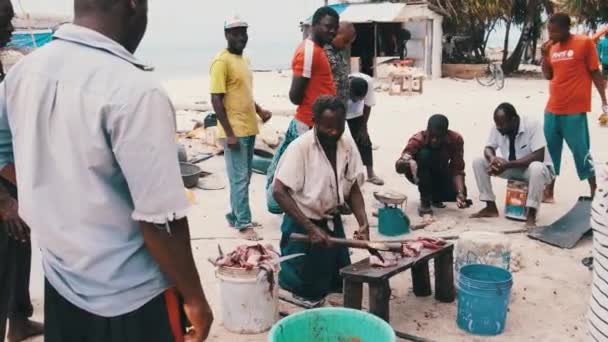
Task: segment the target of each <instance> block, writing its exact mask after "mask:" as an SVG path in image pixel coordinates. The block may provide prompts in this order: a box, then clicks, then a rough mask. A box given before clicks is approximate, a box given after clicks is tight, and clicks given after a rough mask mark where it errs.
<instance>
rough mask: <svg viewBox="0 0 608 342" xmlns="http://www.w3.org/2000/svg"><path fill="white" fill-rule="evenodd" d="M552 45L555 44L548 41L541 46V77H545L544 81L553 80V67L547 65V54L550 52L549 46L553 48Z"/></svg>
mask: <svg viewBox="0 0 608 342" xmlns="http://www.w3.org/2000/svg"><path fill="white" fill-rule="evenodd" d="M553 44H555V43H554V42H553V41H551V40H549V41H547V42H545V43H544V44H543V46H542V47H541V54H542V60H541V66H542V69H543V76H545V79H547V80H552V79H553V67H552V66H551V64H549V52H550V50H551V46H553Z"/></svg>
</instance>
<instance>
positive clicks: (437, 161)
mask: <svg viewBox="0 0 608 342" xmlns="http://www.w3.org/2000/svg"><path fill="white" fill-rule="evenodd" d="M413 158H414V160H416V163H417V164H418V175H417V176H418V191H419V192H420V199H421V200H422V201H435V202H455V201H456V196H457V195H458V191H456V187H455V186H454V176H452V174H451V173H450V169H449V164H448V161H447V160H442V159H441V156H440V153H439V151H438V150H433V149H431V148H423V149H421V150H420V151H419V152H418V153H417V154H416V155H414V156H413ZM405 177H406V178H407V179H408V180H409V181H410V182H411V183H415V182H414V177H413V175H412V172H411V170H410V169H409V168H408V169H407V170H406V173H405ZM465 195H466V190H465Z"/></svg>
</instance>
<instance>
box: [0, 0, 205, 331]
mask: <svg viewBox="0 0 608 342" xmlns="http://www.w3.org/2000/svg"><path fill="white" fill-rule="evenodd" d="M74 4H75V7H74V11H75V18H74V24H68V25H64V26H63V27H61V28H60V29H59V30H58V31H57V32H56V34H55V40H54V41H53V42H51V43H49V44H48V45H46V46H44V47H42V48H40V49H39V50H37V51H36V52H34V53H32V54H30V55H29V56H27V57H26V58H24V59H23V60H22V61H21V62H20V63H18V64H17V65H16V66H14V67H13V69H12V70H11V73H10V74H9V75H8V76H7V78H6V79H5V81H4V83H2V84H1V85H0V169H1V170H2V171H1V173H2V175H3V176H5V177H7V178H9V179H11V180H12V181H13V182H14V183H15V184H18V185H19V186H18V191H19V206H20V207H19V213H20V216H21V217H22V218H23V220H24V221H25V222H26V223H27V224H28V225H29V226H30V227H31V231H32V235H33V237H34V239H36V240H37V242H38V244H39V246H40V248H41V252H42V258H43V267H44V271H45V276H46V280H47V282H46V286H45V320H46V322H45V323H46V325H45V341H47V342H70V341H136V342H138V341H142V342H143V341H174V340H179V339H181V338H183V335H184V334H185V332H184V330H183V328H184V325H183V324H182V323H180V314H181V313H185V314H186V315H187V318H188V319H189V321H190V323H191V324H192V326H193V328H194V329H193V330H192V331H190V333H189V335H190V337H191V338H192V339H191V340H192V341H203V340H204V339H205V338H206V336H207V334H208V333H209V328H210V326H211V322H212V320H213V317H212V314H211V311H210V309H209V306H208V303H207V301H206V299H205V296H204V292H203V289H202V287H201V283H200V279H199V276H198V272H197V270H196V268H195V265H194V260H193V257H192V251H191V247H190V239H189V229H188V222H187V219H186V211H187V209H188V206H189V204H188V202H187V200H186V198H185V193H184V188H183V184H182V180H181V177H180V171H179V167H178V160H177V149H176V146H175V142H174V140H175V116H174V110H173V107H172V105H171V102H170V100H169V98H168V96H167V95H166V94H165V92H164V91H163V90H162V89H161V87H160V86H159V85H158V84H157V83H156V82H155V81H154V80H153V79H152V77H151V76H150V75H148V73H146V72H145V70H146V68H145V66H144V64H143V63H141V62H140V61H138V60H137V59H136V58H135V57H134V56H133V53H134V52H135V50H136V49H137V46H138V45H139V42H140V41H141V39H142V37H143V35H144V33H145V29H146V23H147V1H145V0H114V1H105V0H75V1H74ZM13 165H14V169H13ZM15 175H16V177H15ZM182 301H183V303H184V305H183V307H180V306H178V303H180V302H182ZM68 317H69V318H68ZM175 319H177V321H176V320H175Z"/></svg>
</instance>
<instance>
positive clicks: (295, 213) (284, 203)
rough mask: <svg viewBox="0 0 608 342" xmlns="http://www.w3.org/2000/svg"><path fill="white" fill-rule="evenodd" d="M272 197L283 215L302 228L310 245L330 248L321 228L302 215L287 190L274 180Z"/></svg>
mask: <svg viewBox="0 0 608 342" xmlns="http://www.w3.org/2000/svg"><path fill="white" fill-rule="evenodd" d="M272 195H273V196H274V199H275V200H276V201H277V203H278V204H279V206H281V208H282V209H283V210H284V211H285V214H287V215H289V217H291V218H293V219H294V220H295V221H296V222H297V223H298V224H299V225H300V226H301V227H304V229H306V231H307V232H308V235H309V236H310V240H311V242H312V243H317V244H321V245H325V246H330V242H329V235H328V234H327V233H326V232H325V231H323V230H322V229H321V228H319V227H317V226H316V225H315V224H314V223H312V221H310V220H309V219H308V217H306V215H304V213H302V211H301V210H300V208H299V207H298V205H297V204H296V201H294V199H293V198H292V197H291V195H290V194H289V188H288V187H287V186H285V184H283V183H282V182H281V181H280V180H278V179H275V180H274V185H273V188H272Z"/></svg>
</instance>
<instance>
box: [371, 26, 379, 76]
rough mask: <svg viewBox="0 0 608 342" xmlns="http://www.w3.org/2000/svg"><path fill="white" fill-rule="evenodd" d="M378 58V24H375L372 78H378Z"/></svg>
mask: <svg viewBox="0 0 608 342" xmlns="http://www.w3.org/2000/svg"><path fill="white" fill-rule="evenodd" d="M377 56H378V24H377V23H376V22H374V57H373V58H372V68H373V69H372V74H373V75H372V77H377V76H378V74H377V70H378V68H376V57H377Z"/></svg>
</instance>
